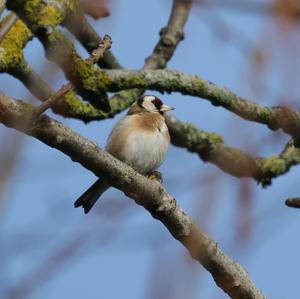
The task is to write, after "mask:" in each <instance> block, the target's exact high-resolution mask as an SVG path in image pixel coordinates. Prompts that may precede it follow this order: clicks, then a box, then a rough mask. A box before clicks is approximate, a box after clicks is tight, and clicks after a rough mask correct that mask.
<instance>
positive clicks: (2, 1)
mask: <svg viewBox="0 0 300 299" xmlns="http://www.w3.org/2000/svg"><path fill="white" fill-rule="evenodd" d="M4 9H5V0H0V17H1V15H2V13H3V10H4Z"/></svg>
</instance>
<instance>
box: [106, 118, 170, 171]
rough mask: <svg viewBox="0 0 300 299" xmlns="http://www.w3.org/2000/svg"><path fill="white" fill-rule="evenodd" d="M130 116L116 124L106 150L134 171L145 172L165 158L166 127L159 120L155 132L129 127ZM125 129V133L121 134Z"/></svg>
mask: <svg viewBox="0 0 300 299" xmlns="http://www.w3.org/2000/svg"><path fill="white" fill-rule="evenodd" d="M130 118H131V117H128V116H127V117H126V118H125V119H123V120H122V121H121V122H120V123H119V124H117V126H116V127H115V129H114V130H113V132H112V134H111V135H110V137H109V139H108V144H107V151H108V152H109V153H111V154H112V155H114V156H116V157H117V158H118V159H120V160H121V161H123V162H125V163H126V164H128V165H130V166H131V167H132V168H134V169H135V170H136V171H138V172H140V173H142V174H146V173H148V172H151V171H153V170H156V169H157V168H158V167H159V166H160V165H161V164H162V163H163V161H164V159H165V156H166V153H167V150H168V146H169V138H167V137H166V136H168V134H166V133H167V131H168V128H167V126H166V124H165V123H164V122H161V123H160V126H157V128H156V130H155V132H151V131H145V130H139V129H137V128H136V127H135V128H132V127H131V124H130V122H131V121H130ZM125 128H126V130H124V129H125ZM125 131H126V132H127V133H126V134H123V133H124V132H125ZM124 135H125V136H126V137H125V138H124V139H123V136H124ZM120 139H123V141H124V142H120ZM116 147H117V148H116Z"/></svg>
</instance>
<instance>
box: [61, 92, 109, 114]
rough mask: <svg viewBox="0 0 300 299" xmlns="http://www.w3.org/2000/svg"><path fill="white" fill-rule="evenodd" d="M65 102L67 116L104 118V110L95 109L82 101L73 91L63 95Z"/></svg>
mask: <svg viewBox="0 0 300 299" xmlns="http://www.w3.org/2000/svg"><path fill="white" fill-rule="evenodd" d="M65 104H66V105H67V109H66V111H67V116H70V117H74V118H79V119H82V120H84V119H93V118H97V117H99V118H106V117H107V115H106V113H105V112H103V111H101V110H98V109H96V108H95V107H94V106H93V105H91V104H89V103H86V102H83V101H82V100H80V99H79V98H78V97H77V96H76V95H75V94H74V93H73V92H69V93H67V94H66V95H65Z"/></svg>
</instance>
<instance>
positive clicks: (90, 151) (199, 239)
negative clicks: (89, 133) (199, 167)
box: [0, 94, 266, 299]
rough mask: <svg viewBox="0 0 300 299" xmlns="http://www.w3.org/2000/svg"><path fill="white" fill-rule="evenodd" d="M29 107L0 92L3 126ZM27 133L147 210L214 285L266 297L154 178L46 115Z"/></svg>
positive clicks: (255, 297) (235, 294) (235, 293)
mask: <svg viewBox="0 0 300 299" xmlns="http://www.w3.org/2000/svg"><path fill="white" fill-rule="evenodd" d="M28 109H31V108H28V105H27V104H22V102H18V101H15V100H12V99H10V98H8V97H6V96H5V95H4V94H0V121H1V122H2V123H3V124H5V125H6V126H8V127H11V126H13V127H14V128H16V129H21V130H24V129H22V127H21V126H20V122H19V120H20V119H22V116H24V115H25V114H27V112H28ZM17 121H18V122H17ZM25 133H26V134H28V135H31V136H33V137H35V138H37V139H39V140H41V141H42V142H44V143H45V144H47V145H49V146H51V147H53V148H56V149H58V150H60V151H62V152H63V153H65V154H66V155H68V156H69V157H70V158H71V159H72V160H73V161H76V162H79V163H80V164H81V165H82V166H83V167H85V168H87V169H89V170H90V171H92V172H93V173H94V174H96V175H97V176H101V175H103V176H105V178H106V179H107V180H108V181H109V183H110V184H111V185H112V186H114V187H116V188H118V189H120V190H122V191H123V192H124V193H125V194H126V195H128V196H129V197H131V198H132V199H134V200H135V201H136V203H137V204H139V205H142V206H143V207H144V208H145V209H147V210H148V211H149V212H150V213H151V215H152V216H153V217H154V218H156V219H158V220H159V221H161V222H162V223H163V224H164V225H165V226H166V227H167V229H168V230H169V231H170V233H171V234H172V235H173V237H174V238H175V239H177V240H178V241H180V242H181V243H182V244H183V245H184V246H185V247H186V248H187V249H188V250H189V252H190V254H191V255H192V257H193V258H194V259H195V260H197V261H199V262H200V263H201V264H202V265H203V266H204V267H205V268H206V269H207V270H208V271H209V272H210V273H211V275H212V276H213V278H214V280H215V282H216V283H217V285H218V286H219V287H220V288H222V289H223V290H224V291H225V292H226V293H227V294H228V295H229V296H230V297H231V298H240V299H242V298H253V299H263V298H266V297H265V296H264V295H263V294H262V293H261V291H260V290H258V289H257V288H256V287H255V285H254V284H253V282H252V281H251V279H250V278H249V275H248V273H247V272H246V271H245V270H244V269H243V268H242V267H241V266H240V265H239V264H238V263H236V262H234V261H232V260H231V259H230V258H229V257H228V256H226V255H225V254H224V253H223V252H222V251H221V249H220V248H219V247H218V245H217V243H216V242H215V241H214V240H212V239H211V238H210V237H209V236H207V235H206V234H205V233H204V232H203V231H202V230H201V228H200V227H199V226H198V225H197V224H196V223H195V222H194V221H193V220H192V219H191V218H190V217H189V216H188V215H186V213H185V212H184V211H183V210H182V209H181V208H180V207H179V206H178V204H177V203H176V200H175V199H174V198H173V197H172V196H171V195H170V194H168V193H167V191H166V190H165V189H164V188H163V186H162V185H160V184H159V183H158V182H155V181H151V180H149V179H147V178H146V177H144V176H142V175H140V174H138V173H137V172H135V171H134V170H133V169H132V168H131V167H129V166H128V165H126V164H124V163H122V162H121V161H119V160H117V159H115V158H114V157H112V156H111V155H109V154H108V153H107V152H105V151H103V150H101V149H100V148H99V147H98V146H97V145H96V144H95V143H93V142H91V141H89V140H88V139H86V138H84V137H82V136H80V135H79V134H77V133H75V132H73V131H72V130H71V129H70V128H68V127H66V126H64V125H63V124H62V123H59V122H57V121H55V120H52V119H51V118H49V117H46V116H44V117H41V118H40V119H39V120H37V122H36V126H35V127H34V128H32V129H31V130H30V131H27V132H25Z"/></svg>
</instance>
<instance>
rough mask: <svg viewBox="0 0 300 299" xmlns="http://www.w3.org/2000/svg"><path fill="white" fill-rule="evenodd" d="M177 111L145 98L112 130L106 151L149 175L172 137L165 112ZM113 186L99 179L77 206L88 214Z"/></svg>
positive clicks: (159, 160)
mask: <svg viewBox="0 0 300 299" xmlns="http://www.w3.org/2000/svg"><path fill="white" fill-rule="evenodd" d="M173 109H174V108H172V107H169V106H167V105H164V104H163V102H162V101H161V100H160V99H159V98H158V97H155V96H152V95H145V96H142V97H141V98H140V99H139V100H137V101H136V102H135V103H133V104H132V106H131V107H130V109H129V110H128V113H127V115H126V116H125V117H124V118H123V119H121V120H120V121H119V122H118V123H117V124H116V125H115V127H114V128H113V130H112V131H111V133H110V135H109V137H108V140H107V146H106V150H107V152H108V153H110V154H111V155H112V156H114V157H115V158H117V159H119V160H121V161H122V162H124V163H126V164H128V165H129V166H131V167H132V168H133V169H135V170H136V171H137V172H139V173H141V174H143V175H149V174H151V173H152V172H153V171H155V170H156V169H157V168H158V167H159V166H160V165H161V164H162V163H163V161H164V160H165V156H166V153H167V150H168V147H169V144H170V135H169V131H168V127H167V125H166V122H165V119H164V116H163V115H164V113H165V112H168V111H170V110H173ZM109 187H110V184H109V183H108V182H107V181H106V180H105V179H103V178H99V179H98V180H97V181H96V182H95V183H94V184H93V185H92V186H91V187H90V188H89V189H88V190H87V191H86V192H85V193H83V194H82V195H81V196H80V197H79V198H78V199H77V200H76V201H75V203H74V206H75V207H76V208H77V207H80V206H82V207H83V208H84V212H85V213H88V212H89V211H90V209H91V208H92V207H93V205H94V204H95V203H96V201H97V200H98V198H99V197H100V196H101V194H102V193H103V192H105V191H106V190H107V189H108V188H109Z"/></svg>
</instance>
